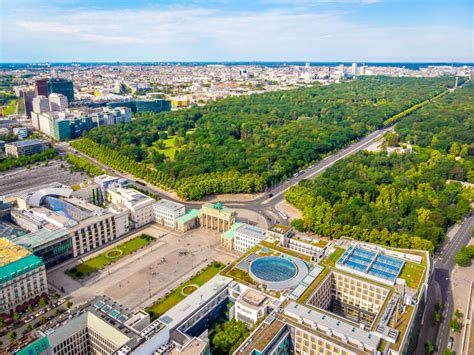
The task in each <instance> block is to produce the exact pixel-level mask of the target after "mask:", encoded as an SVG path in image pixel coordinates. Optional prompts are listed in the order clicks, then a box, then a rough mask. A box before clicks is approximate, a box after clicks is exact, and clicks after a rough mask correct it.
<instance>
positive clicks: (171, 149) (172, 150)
mask: <svg viewBox="0 0 474 355" xmlns="http://www.w3.org/2000/svg"><path fill="white" fill-rule="evenodd" d="M194 131H195V129H190V130H188V131H187V132H186V134H192V133H193V132H194ZM176 137H177V136H169V137H168V138H166V139H164V140H163V143H164V144H165V147H166V148H165V149H157V150H158V152H160V153H163V154H164V155H166V157H168V158H169V159H174V157H175V154H176V151H177V150H178V148H176V147H175V146H174V142H175V140H176Z"/></svg>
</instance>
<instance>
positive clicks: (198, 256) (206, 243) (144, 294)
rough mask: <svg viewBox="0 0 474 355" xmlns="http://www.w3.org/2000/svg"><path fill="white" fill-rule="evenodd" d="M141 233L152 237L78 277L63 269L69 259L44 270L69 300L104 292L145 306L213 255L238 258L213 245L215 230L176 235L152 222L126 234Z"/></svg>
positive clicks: (130, 305) (217, 241) (216, 241)
mask: <svg viewBox="0 0 474 355" xmlns="http://www.w3.org/2000/svg"><path fill="white" fill-rule="evenodd" d="M141 233H146V234H149V235H151V236H154V237H156V238H157V241H156V242H154V243H152V244H151V245H150V246H148V247H146V248H144V249H141V250H140V251H138V252H136V253H134V254H131V255H129V256H127V257H125V258H123V259H121V260H119V261H117V262H116V263H114V264H111V265H110V266H108V267H106V268H105V269H103V270H102V271H100V272H99V273H97V274H96V275H94V276H92V277H91V278H89V279H86V280H83V281H81V282H79V281H77V280H74V279H72V278H70V277H69V276H67V275H66V274H65V273H64V271H65V270H66V269H67V268H70V267H72V266H73V265H74V263H68V264H66V265H62V266H61V267H59V268H57V269H54V270H52V271H50V272H49V273H48V280H50V283H51V284H53V285H54V286H55V287H57V288H61V287H64V291H65V292H66V293H68V294H69V295H70V296H71V297H72V301H73V302H75V303H81V302H84V301H86V300H88V299H89V298H91V297H93V296H95V295H106V296H109V297H112V298H113V299H114V300H116V301H117V302H119V303H121V304H123V305H124V306H126V307H128V308H130V309H133V308H136V307H146V306H148V305H150V304H151V303H153V301H154V300H156V299H158V298H160V297H161V296H163V295H164V294H166V293H167V292H169V291H170V290H172V289H173V288H175V287H176V286H178V285H179V284H180V283H182V282H184V281H186V280H187V279H189V278H190V277H191V276H192V275H194V274H195V273H197V272H198V271H199V270H200V269H202V268H204V267H205V266H207V265H208V264H209V263H210V262H212V261H214V260H217V261H221V262H223V263H225V264H227V263H229V262H231V261H233V260H235V259H237V257H238V256H237V255H233V254H231V253H226V252H224V251H222V250H220V249H217V247H218V246H219V245H220V239H219V238H220V235H219V234H218V233H217V232H210V231H207V230H205V229H203V228H199V229H194V230H191V231H189V232H187V233H185V234H182V235H180V234H178V233H175V232H174V231H173V232H171V231H169V230H167V229H165V228H163V227H161V226H158V225H156V224H153V225H151V226H149V227H147V228H145V229H143V230H141V231H139V232H137V233H136V234H134V235H132V236H130V237H129V238H133V237H134V236H136V235H139V234H141ZM163 235H164V236H163ZM122 242H123V240H121V241H119V242H117V244H120V243H122ZM180 252H181V253H180ZM180 254H181V255H180ZM91 256H92V255H91Z"/></svg>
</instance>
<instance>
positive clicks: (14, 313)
mask: <svg viewBox="0 0 474 355" xmlns="http://www.w3.org/2000/svg"><path fill="white" fill-rule="evenodd" d="M12 318H13V320H14V321H15V322H18V321H19V320H20V313H18V312H13V314H12Z"/></svg>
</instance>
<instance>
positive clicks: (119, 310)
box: [16, 297, 170, 355]
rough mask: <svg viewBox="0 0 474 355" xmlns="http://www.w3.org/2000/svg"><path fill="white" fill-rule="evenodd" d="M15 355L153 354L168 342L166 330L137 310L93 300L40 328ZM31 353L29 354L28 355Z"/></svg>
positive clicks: (110, 300)
mask: <svg viewBox="0 0 474 355" xmlns="http://www.w3.org/2000/svg"><path fill="white" fill-rule="evenodd" d="M33 335H34V336H35V337H36V339H33V341H32V342H31V343H29V344H27V345H26V346H24V348H23V349H21V350H20V351H19V352H17V353H16V354H18V355H23V354H25V355H29V354H35V355H40V354H42V355H89V354H103V355H108V354H114V355H126V354H137V355H146V354H150V355H151V354H153V353H154V351H155V350H158V349H159V348H160V347H161V346H163V345H165V344H167V343H168V342H169V340H170V334H169V329H168V327H166V326H165V325H164V324H163V323H161V322H160V321H155V322H153V323H150V316H149V315H148V313H146V312H145V311H143V310H141V309H138V310H136V311H129V310H128V309H126V308H125V307H124V306H122V305H120V304H118V303H117V302H115V301H113V300H112V299H110V298H106V297H95V298H93V299H92V300H90V301H89V302H87V303H86V304H84V305H83V306H81V307H80V308H79V309H76V310H74V311H73V312H71V314H70V316H69V317H68V318H66V319H63V320H62V321H60V322H59V323H57V324H56V325H54V326H45V327H41V328H40V329H39V330H38V331H35V332H34V333H33ZM29 351H31V352H29Z"/></svg>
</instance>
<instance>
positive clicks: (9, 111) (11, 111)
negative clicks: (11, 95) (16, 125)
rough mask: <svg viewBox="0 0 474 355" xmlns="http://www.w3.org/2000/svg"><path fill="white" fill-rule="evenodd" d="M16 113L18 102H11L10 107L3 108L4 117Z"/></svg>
mask: <svg viewBox="0 0 474 355" xmlns="http://www.w3.org/2000/svg"><path fill="white" fill-rule="evenodd" d="M14 113H16V100H10V102H9V103H8V105H6V106H4V107H3V115H4V116H7V115H13V114H14Z"/></svg>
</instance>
